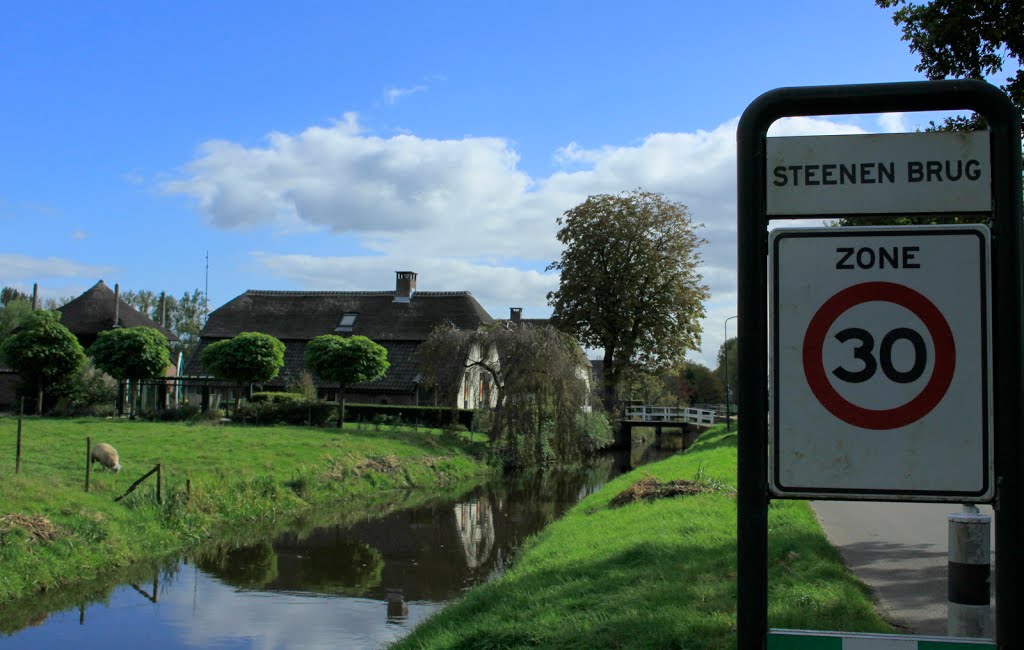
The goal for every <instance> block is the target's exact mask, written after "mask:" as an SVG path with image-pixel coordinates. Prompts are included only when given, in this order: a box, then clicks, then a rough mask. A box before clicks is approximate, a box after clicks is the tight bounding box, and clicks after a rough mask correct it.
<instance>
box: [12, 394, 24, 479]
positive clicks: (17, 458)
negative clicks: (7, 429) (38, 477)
mask: <svg viewBox="0 0 1024 650" xmlns="http://www.w3.org/2000/svg"><path fill="white" fill-rule="evenodd" d="M23 417H25V398H24V397H22V398H21V407H20V408H19V409H18V445H17V448H16V451H15V453H14V473H15V474H17V473H19V472H20V471H21V419H22V418H23Z"/></svg>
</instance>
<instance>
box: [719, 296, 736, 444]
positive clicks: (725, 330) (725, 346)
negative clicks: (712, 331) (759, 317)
mask: <svg viewBox="0 0 1024 650" xmlns="http://www.w3.org/2000/svg"><path fill="white" fill-rule="evenodd" d="M738 317H739V314H737V315H736V316H730V317H729V318H726V319H725V323H724V324H723V325H722V335H723V336H724V337H725V339H724V340H723V341H722V349H724V350H725V362H724V367H725V430H726V431H731V430H732V416H731V412H730V411H731V409H730V406H729V345H728V343H729V321H731V320H732V319H734V318H738Z"/></svg>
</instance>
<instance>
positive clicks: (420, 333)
mask: <svg viewBox="0 0 1024 650" xmlns="http://www.w3.org/2000/svg"><path fill="white" fill-rule="evenodd" d="M394 296H395V294H394V292H392V291H251V290H250V291H246V292H245V293H243V294H242V295H240V296H238V297H237V298H235V299H234V300H232V301H230V302H228V303H227V304H226V305H224V306H223V307H221V308H220V309H217V310H216V311H214V312H212V313H211V314H210V318H209V320H207V322H206V327H204V328H203V331H202V337H203V338H230V337H232V336H235V335H236V334H239V333H240V332H263V333H264V334H270V335H271V336H275V337H277V338H279V339H281V340H282V341H285V340H298V341H308V340H311V339H313V338H315V337H317V336H320V335H321V334H335V333H337V334H353V335H358V336H365V337H367V338H369V339H372V340H374V341H377V342H378V343H380V342H382V341H425V340H426V339H427V337H428V336H430V332H431V331H432V330H433V329H434V328H435V327H437V326H438V325H440V324H442V323H443V322H445V321H450V322H452V323H453V324H454V325H455V327H457V328H459V329H472V330H475V329H477V328H478V327H480V326H481V325H489V324H491V323H493V322H494V319H492V318H491V316H490V315H489V314H488V313H487V312H486V311H485V310H484V308H483V307H482V306H480V303H478V302H477V301H476V298H474V297H473V295H472V294H470V293H469V292H468V291H419V292H416V293H415V294H414V296H413V298H412V299H411V300H409V301H408V302H395V300H394ZM346 313H353V314H357V317H356V319H355V324H354V325H353V327H352V330H351V332H348V331H345V332H336V331H335V330H336V328H338V326H339V324H340V323H341V318H342V316H343V315H344V314H346Z"/></svg>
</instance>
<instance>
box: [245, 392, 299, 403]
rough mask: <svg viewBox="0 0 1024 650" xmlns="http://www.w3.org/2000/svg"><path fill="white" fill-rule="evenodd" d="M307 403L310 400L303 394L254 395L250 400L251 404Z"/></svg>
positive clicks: (260, 393) (262, 393)
mask: <svg viewBox="0 0 1024 650" xmlns="http://www.w3.org/2000/svg"><path fill="white" fill-rule="evenodd" d="M306 401H310V400H308V399H307V398H306V397H304V396H303V395H302V394H301V393H282V392H275V391H264V392H259V393H253V394H252V397H250V398H249V403H250V404H261V403H269V404H295V403H298V402H306Z"/></svg>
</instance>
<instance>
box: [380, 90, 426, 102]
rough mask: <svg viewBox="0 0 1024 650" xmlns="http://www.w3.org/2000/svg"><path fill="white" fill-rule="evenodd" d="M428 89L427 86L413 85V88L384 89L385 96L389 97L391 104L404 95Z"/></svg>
mask: <svg viewBox="0 0 1024 650" xmlns="http://www.w3.org/2000/svg"><path fill="white" fill-rule="evenodd" d="M426 89H427V87H426V86H412V87H411V88H388V89H387V90H386V91H384V96H385V97H386V98H387V100H388V103H389V104H394V103H395V102H397V101H398V100H399V99H401V98H403V97H408V96H409V95H415V94H416V93H421V92H423V91H425V90H426Z"/></svg>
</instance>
